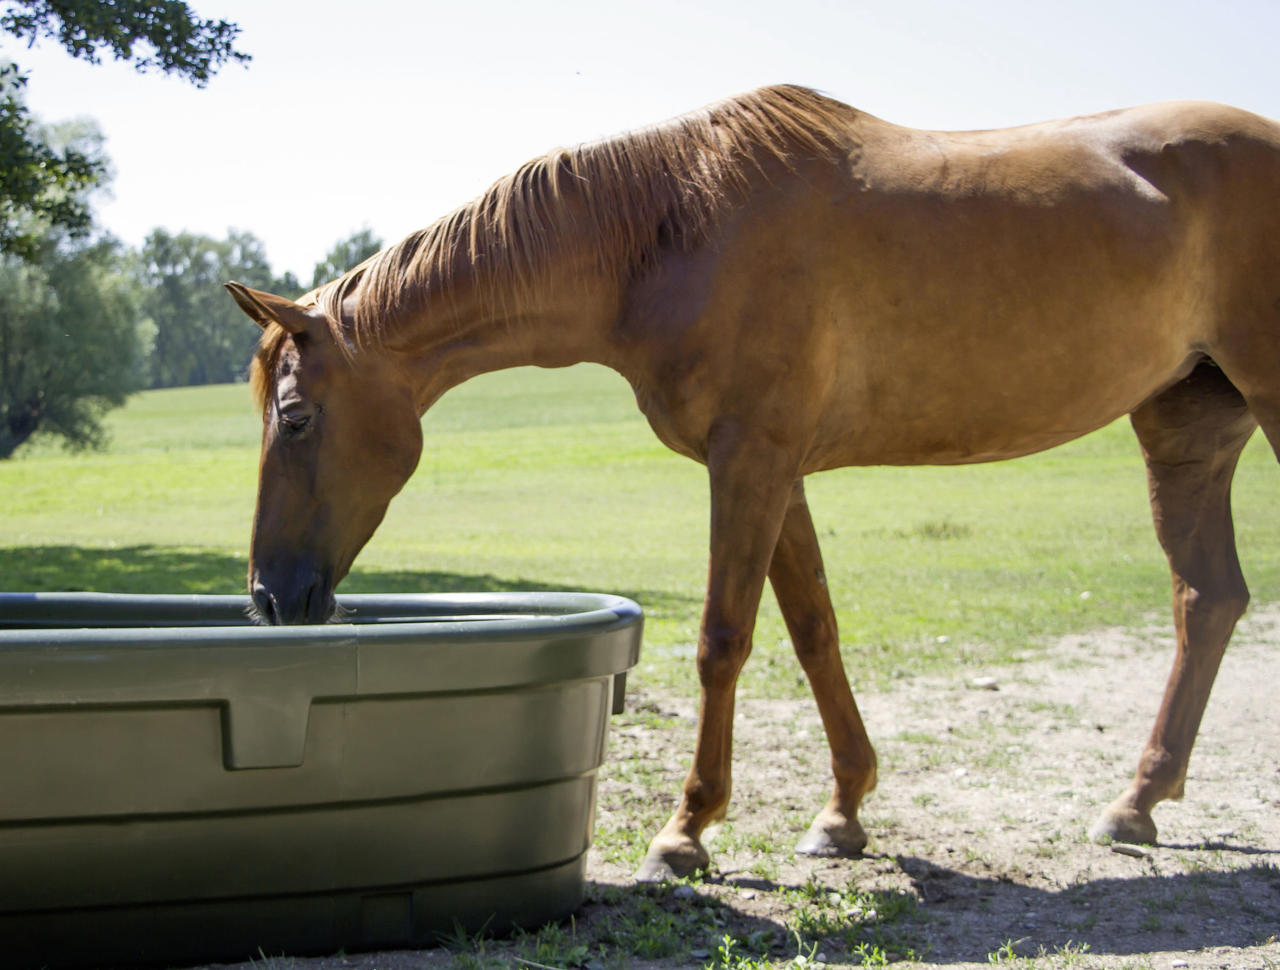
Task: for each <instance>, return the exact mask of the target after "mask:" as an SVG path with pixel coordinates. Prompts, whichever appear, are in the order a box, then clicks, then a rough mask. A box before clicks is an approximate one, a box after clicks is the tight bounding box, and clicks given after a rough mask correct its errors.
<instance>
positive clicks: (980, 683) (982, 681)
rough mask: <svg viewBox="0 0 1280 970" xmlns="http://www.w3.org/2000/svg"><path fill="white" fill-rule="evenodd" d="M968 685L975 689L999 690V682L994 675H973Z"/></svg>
mask: <svg viewBox="0 0 1280 970" xmlns="http://www.w3.org/2000/svg"><path fill="white" fill-rule="evenodd" d="M969 686H970V687H973V688H974V689H975V690H999V689H1000V682H999V681H998V680H996V679H995V678H994V677H974V678H973V680H971V681H969Z"/></svg>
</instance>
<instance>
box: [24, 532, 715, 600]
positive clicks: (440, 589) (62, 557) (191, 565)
mask: <svg viewBox="0 0 1280 970" xmlns="http://www.w3.org/2000/svg"><path fill="white" fill-rule="evenodd" d="M245 569H246V564H245V560H244V559H242V558H239V557H237V556H229V555H226V554H225V553H215V552H203V551H199V550H185V549H176V548H173V547H171V546H155V545H139V546H121V547H117V548H94V547H85V546H15V547H9V548H3V549H0V590H3V591H5V592H21V593H32V592H39V593H47V592H68V593H72V592H95V593H186V594H212V593H243V592H244V591H245V578H244V577H245ZM507 592H533V593H549V592H601V593H613V594H616V595H619V596H626V597H628V598H629V599H633V600H635V601H636V602H637V603H639V604H640V605H641V606H642V607H644V609H645V611H646V612H649V613H651V615H652V614H657V613H665V612H671V611H675V610H680V609H684V610H687V609H688V608H689V605H690V604H694V605H695V606H696V604H697V601H696V600H695V599H693V598H692V597H688V596H682V595H679V594H676V593H672V592H669V591H667V590H617V589H595V588H592V587H590V586H580V587H571V586H564V585H560V584H555V583H546V582H541V581H539V580H535V579H526V578H522V577H516V578H512V579H507V578H504V577H500V576H492V575H489V574H487V573H480V574H466V573H445V572H431V571H411V570H377V569H361V568H360V567H359V566H357V567H356V569H354V570H353V571H352V573H351V575H350V576H348V577H347V578H346V579H344V580H343V581H342V584H341V585H340V586H339V587H338V598H339V599H341V598H342V594H343V593H507Z"/></svg>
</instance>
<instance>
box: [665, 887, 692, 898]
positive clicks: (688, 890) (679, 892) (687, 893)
mask: <svg viewBox="0 0 1280 970" xmlns="http://www.w3.org/2000/svg"><path fill="white" fill-rule="evenodd" d="M671 895H672V896H674V897H675V898H676V899H693V897H694V896H696V895H698V893H697V890H695V889H694V888H693V887H692V886H676V888H675V891H674V892H672V894H671Z"/></svg>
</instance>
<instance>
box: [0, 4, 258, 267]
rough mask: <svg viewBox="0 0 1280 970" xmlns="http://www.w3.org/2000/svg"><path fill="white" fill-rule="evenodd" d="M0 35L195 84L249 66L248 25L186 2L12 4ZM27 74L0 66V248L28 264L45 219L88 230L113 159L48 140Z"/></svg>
mask: <svg viewBox="0 0 1280 970" xmlns="http://www.w3.org/2000/svg"><path fill="white" fill-rule="evenodd" d="M0 31H3V32H4V33H7V34H10V35H12V36H14V37H17V38H18V39H19V40H22V41H25V43H26V46H27V47H31V46H34V45H35V44H36V43H37V42H38V41H40V40H42V39H49V40H54V41H56V42H57V43H59V44H60V45H61V46H62V47H63V48H64V49H65V50H66V51H67V52H68V53H69V54H71V55H72V56H73V57H78V58H80V59H82V60H85V61H88V62H89V63H91V64H97V63H100V62H101V59H102V57H101V52H103V51H108V52H110V53H111V55H112V56H113V57H114V58H115V59H117V60H122V61H126V62H129V63H132V64H133V66H134V67H135V68H136V69H137V70H138V71H140V72H144V73H145V72H148V71H156V70H158V71H160V72H162V73H165V74H176V75H178V76H179V77H182V78H184V79H186V80H188V81H190V82H191V83H193V84H195V85H196V86H197V87H203V86H204V85H205V84H207V83H208V81H209V79H210V78H211V77H212V76H213V74H214V73H215V72H216V71H217V70H218V69H219V68H221V67H222V66H223V65H224V64H226V63H227V62H229V61H235V62H240V63H243V62H246V61H248V60H249V56H248V55H247V54H244V53H242V52H241V51H237V50H236V49H235V46H234V44H235V39H236V36H237V35H238V34H239V32H240V28H239V27H237V26H236V25H235V24H233V23H229V22H228V21H225V20H204V19H201V18H200V17H198V16H197V15H196V14H195V12H194V11H192V10H191V8H190V7H188V6H187V4H186V3H183V2H181V0H115V2H113V3H102V2H100V0H8V2H7V3H6V4H5V6H4V12H3V14H0ZM27 82H28V77H27V75H26V74H25V73H23V72H22V70H21V69H20V68H19V66H18V65H16V64H14V63H12V62H8V63H3V62H0V252H7V253H11V254H14V255H17V256H20V257H23V258H30V257H31V256H32V255H33V254H34V251H35V249H36V248H37V246H38V242H39V239H40V236H41V229H40V227H39V226H38V225H36V224H33V222H34V223H40V222H43V223H46V224H48V225H52V226H54V227H57V228H60V229H62V230H65V231H66V232H68V233H69V234H71V235H73V236H78V235H84V234H86V233H87V232H88V230H89V226H90V221H91V218H90V214H89V207H88V201H87V198H86V192H87V190H88V189H90V188H92V187H93V186H94V185H95V184H97V183H98V182H99V181H100V180H101V179H102V178H103V177H104V175H105V174H106V168H105V163H104V162H103V161H101V160H99V159H94V158H90V157H87V156H85V155H83V154H81V153H78V152H76V151H75V150H73V149H71V148H64V149H62V150H58V149H55V148H52V147H50V146H49V145H48V144H46V143H45V140H44V139H43V138H42V137H41V131H40V126H39V125H38V124H36V123H35V122H34V120H33V119H32V117H31V115H30V113H29V111H28V109H27V105H26V102H25V100H24V98H23V92H24V89H25V87H26V85H27Z"/></svg>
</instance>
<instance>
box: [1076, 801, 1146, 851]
mask: <svg viewBox="0 0 1280 970" xmlns="http://www.w3.org/2000/svg"><path fill="white" fill-rule="evenodd" d="M1089 838H1091V839H1092V840H1093V841H1094V842H1130V843H1136V844H1138V845H1155V843H1156V823H1155V822H1154V821H1153V820H1152V818H1151V814H1150V813H1149V812H1143V811H1139V810H1138V809H1136V808H1130V807H1129V806H1127V805H1112V806H1111V807H1110V808H1108V809H1107V810H1106V811H1105V812H1103V813H1102V817H1101V818H1100V819H1098V821H1097V822H1095V823H1094V826H1093V828H1091V829H1089Z"/></svg>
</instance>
